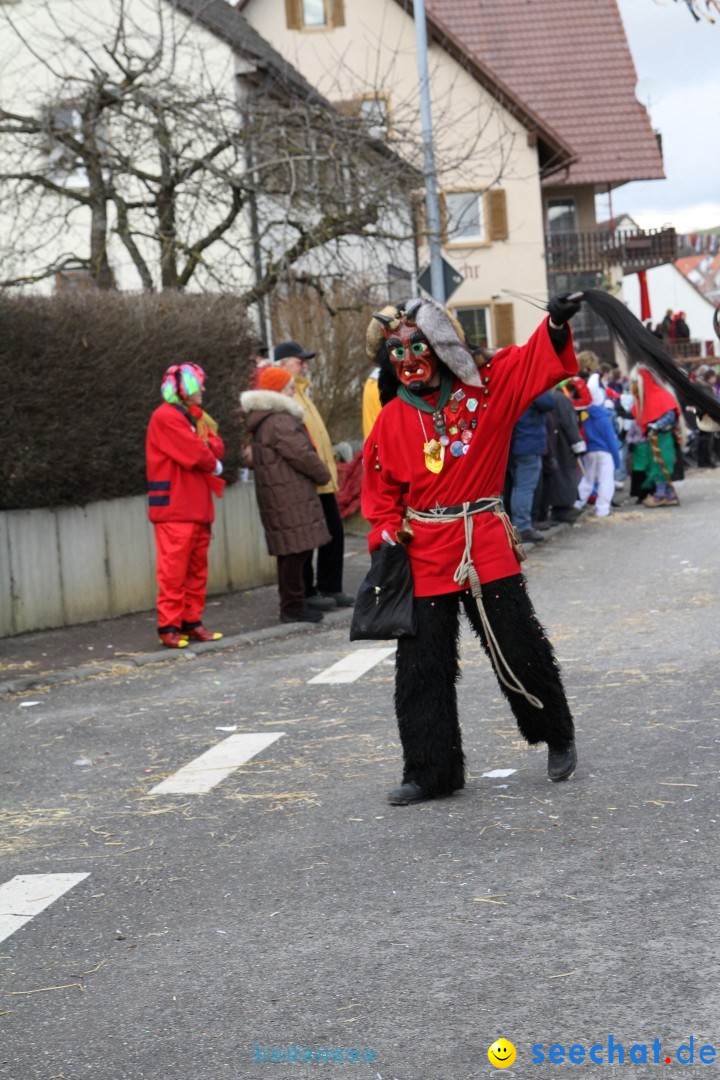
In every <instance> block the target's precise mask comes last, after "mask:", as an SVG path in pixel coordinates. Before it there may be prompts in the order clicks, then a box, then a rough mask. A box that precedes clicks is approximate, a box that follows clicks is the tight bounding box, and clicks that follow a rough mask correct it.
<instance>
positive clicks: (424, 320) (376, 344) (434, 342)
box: [365, 297, 482, 386]
mask: <svg viewBox="0 0 720 1080" xmlns="http://www.w3.org/2000/svg"><path fill="white" fill-rule="evenodd" d="M401 319H405V320H406V321H407V322H408V323H411V324H414V325H415V326H417V328H418V330H420V331H421V333H422V334H423V335H424V336H425V339H426V341H427V343H428V345H429V346H430V348H431V349H432V350H433V352H434V353H435V355H436V356H437V358H438V360H440V361H442V363H443V364H445V366H446V367H448V368H449V369H450V371H451V372H452V373H453V375H456V376H457V377H458V379H460V380H461V382H464V383H466V384H467V385H469V386H481V385H482V379H481V377H480V374H479V372H478V368H477V364H476V362H475V360H474V358H473V354H472V353H471V351H470V349H469V348H468V346H467V344H466V341H465V335H464V333H463V330H462V327H461V326H460V324H459V323H458V321H457V319H456V318H455V316H454V315H453V314H451V313H450V312H449V311H447V310H446V309H445V308H444V307H443V306H442V304H438V303H437V301H436V300H431V299H429V298H426V299H421V298H420V297H413V298H412V299H410V300H406V301H404V303H402V304H399V305H398V306H397V307H395V306H393V305H390V306H388V307H384V308H383V309H382V310H381V311H379V312H377V313H376V314H375V315H373V317H372V320H371V322H370V325H369V326H368V330H367V335H366V339H365V347H366V351H367V354H368V356H369V357H370V359H371V360H375V358H376V357H377V354H378V351H379V349H380V347H381V346H382V344H383V342H384V340H385V334H384V332H383V329H384V327H390V328H392V323H393V322H399V321H400V320H401Z"/></svg>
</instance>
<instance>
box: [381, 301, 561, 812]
mask: <svg viewBox="0 0 720 1080" xmlns="http://www.w3.org/2000/svg"><path fill="white" fill-rule="evenodd" d="M578 309H579V304H578V303H576V302H575V300H574V298H573V299H572V300H571V299H569V298H568V294H564V295H562V296H556V297H553V298H552V300H551V301H550V303H549V304H548V311H549V312H550V318H549V319H545V320H544V321H543V323H542V324H541V325H540V327H539V328H538V329H537V330H536V331H535V333H534V334H533V335H532V337H531V338H530V340H529V341H528V342H527V344H525V345H523V346H511V347H509V348H505V349H501V350H500V351H499V352H497V353H496V354H495V355H494V356H493V357H492V359H491V361H489V362H486V363H485V364H484V366H482V367H480V368H478V364H477V363H476V362H475V359H474V357H473V355H472V353H471V352H470V350H469V349H468V347H467V346H466V345H465V343H464V340H463V338H462V331H459V328H458V327H457V325H456V324H455V323H454V322H452V321H451V319H450V318H449V317H448V314H447V313H446V312H445V310H444V309H443V308H442V307H441V306H440V305H439V304H437V303H436V302H435V301H432V300H418V299H415V300H410V301H407V302H406V303H405V304H404V305H402V306H401V307H399V308H393V307H390V308H385V309H383V311H382V312H380V313H378V314H377V315H375V316H373V320H374V321H373V322H372V323H371V325H370V328H369V330H368V350H367V351H368V355H369V356H370V357H371V359H373V360H375V362H376V363H379V365H380V377H379V385H380V395H381V400H382V402H383V408H382V411H381V412H380V415H379V416H378V418H377V421H376V422H375V425H374V427H373V429H372V432H371V433H370V435H369V437H368V438H367V440H366V442H365V447H364V466H365V475H364V482H363V499H362V509H363V514H364V515H365V517H366V518H367V519H368V520H369V521H370V524H371V526H372V529H371V532H370V534H369V537H368V541H369V546H370V550H371V551H372V550H374V549H375V548H376V547H378V546H379V545H380V544H382V543H397V542H400V543H404V544H406V545H407V552H408V556H409V559H410V565H411V568H412V573H413V579H414V593H415V601H414V603H415V612H416V618H417V634H416V636H414V637H402V638H400V639H399V641H398V648H397V658H396V684H395V707H396V712H397V717H398V725H399V732H400V739H401V742H402V747H403V756H404V771H403V780H402V784H401V785H400V787H398V788H395V789H393V790H392V791H391V792H390V793H389V795H388V801H389V802H390V803H391V804H392V805H396V806H400V805H406V804H408V803H413V802H419V801H421V800H424V799H431V798H435V797H437V796H442V795H447V794H450V793H451V792H453V791H455V790H457V789H459V788H462V787H463V786H464V783H465V767H464V756H463V751H462V737H461V733H460V726H459V722H458V713H457V701H456V690H455V684H456V681H457V679H458V678H459V675H460V670H459V663H458V633H459V621H458V616H459V608H460V605H462V607H463V608H464V610H465V614H466V616H467V618H468V619H469V622H470V624H471V626H472V628H473V630H474V631H475V632H476V634H477V635H478V636H479V638H480V640H481V642H482V644H483V647H484V649H485V651H486V653H487V654H488V656H489V657H490V659H491V662H492V664H493V667H494V669H495V673H496V675H497V678H498V681H499V683H500V686H501V689H502V691H503V693H504V694H505V695H506V697H507V698H508V701H509V703H510V706H511V708H512V710H513V712H514V714H515V717H516V719H517V722H518V726H519V728H520V730H521V732H522V734H523V735H524V736H525V738H526V739H527V741H528V742H530V743H538V742H546V743H547V744H548V775H549V777H550V779H551V780H553V781H560V780H566V779H567V778H568V777H569V776H570V775H571V774H572V773H573V771H574V770H575V767H576V763H577V753H576V749H575V738H574V726H573V720H572V716H571V714H570V709H569V707H568V703H567V700H566V697H565V692H564V689H563V686H562V682H561V679H560V673H559V669H558V666H557V662H556V660H555V657H554V655H553V651H552V647H551V645H550V643H549V641H548V640H547V638H546V636H545V633H544V630H543V628H542V626H541V625H540V623H539V622H538V620H537V617H536V616H535V612H534V610H533V607H532V604H531V602H530V599H529V597H528V595H527V590H526V587H525V580H524V578H523V576H522V574H521V573H520V564H519V558H518V556H519V554H520V553H519V551H518V548H517V542H516V538H515V535H514V532H513V529H512V525H511V524H510V522H509V520H508V517H507V515H506V514H505V511H504V507H503V504H502V490H503V482H504V477H505V469H506V464H507V458H508V452H509V447H510V439H511V436H512V429H513V425H514V424H515V421H516V420H517V419H518V417H519V416H520V415H521V413H522V412H523V411H524V410H525V409H526V408H527V407H528V405H529V404H530V402H531V401H532V400H533V399H534V398H536V397H537V396H538V395H539V394H541V393H543V391H545V390H548V389H549V388H550V387H552V386H555V385H556V384H557V383H558V382H560V381H561V380H564V379H567V378H568V377H569V376H572V375H574V374H576V372H577V361H576V358H575V353H574V350H573V346H572V339H571V336H570V332H569V328H568V326H567V320H568V319H569V318H571V317H572V315H574V314H575V313H576V312H577V310H578ZM485 359H487V358H485Z"/></svg>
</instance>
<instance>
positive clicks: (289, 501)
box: [240, 367, 330, 622]
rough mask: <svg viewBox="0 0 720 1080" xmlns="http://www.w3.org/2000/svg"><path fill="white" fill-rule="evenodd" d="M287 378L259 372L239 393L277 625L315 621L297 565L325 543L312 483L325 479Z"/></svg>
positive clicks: (275, 371) (278, 372)
mask: <svg viewBox="0 0 720 1080" xmlns="http://www.w3.org/2000/svg"><path fill="white" fill-rule="evenodd" d="M294 390H295V387H294V384H293V380H292V376H291V375H290V373H289V372H287V371H285V370H284V369H283V368H278V367H267V368H264V369H263V370H262V371H261V373H260V377H259V379H258V388H257V390H247V391H246V392H245V393H244V394H241V395H240V404H241V406H242V408H243V411H244V412H245V413H247V421H246V426H247V430H248V433H249V434H250V435H251V437H252V443H251V448H252V463H253V469H254V472H255V492H256V495H257V501H258V508H259V510H260V518H261V520H262V523H263V528H264V529H265V540H266V542H267V547H268V551H269V552H270V554H271V555H276V556H277V564H278V590H279V592H280V621H281V622H320V621H321V620H322V617H323V615H322V612H321V611H315V610H313V609H311V608H308V607H306V606H305V583H304V579H303V567H304V565H305V562H306V560H307V558H308V557H309V555H310V553H311V551H313V550H314V549H315V548H317V547H321V546H322V545H323V544H326V543H327V542H328V541H329V539H330V533H329V532H328V528H327V525H326V524H325V515H324V513H323V508H322V504H321V502H320V498H319V496H318V494H317V490H316V488H317V485H318V484H326V483H327V482H328V480H329V479H330V473H329V472H328V469H327V466H326V465H325V464H324V463H323V462H322V461H321V459H320V458H319V457H318V455H317V454H316V453H315V450H314V449H313V445H312V443H311V442H310V438H309V436H308V433H307V431H306V430H305V425H304V423H303V418H304V415H305V414H304V411H303V408H302V406H301V405H300V404H299V403H298V402H297V401H294V400H293V397H292V395H293V393H294Z"/></svg>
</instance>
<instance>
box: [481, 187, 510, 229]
mask: <svg viewBox="0 0 720 1080" xmlns="http://www.w3.org/2000/svg"><path fill="white" fill-rule="evenodd" d="M485 218H486V220H487V238H488V240H491V241H492V240H507V238H508V221H507V200H506V198H505V192H504V191H503V189H502V188H491V189H490V190H489V191H486V192H485Z"/></svg>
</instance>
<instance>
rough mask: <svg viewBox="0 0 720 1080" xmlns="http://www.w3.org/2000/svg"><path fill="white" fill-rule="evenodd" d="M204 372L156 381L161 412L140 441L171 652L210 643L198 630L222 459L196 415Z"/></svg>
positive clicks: (181, 371)
mask: <svg viewBox="0 0 720 1080" xmlns="http://www.w3.org/2000/svg"><path fill="white" fill-rule="evenodd" d="M204 385H205V372H204V371H203V369H202V368H201V367H199V366H198V365H197V364H174V365H173V366H172V367H169V368H168V370H167V371H166V372H165V375H164V376H163V381H162V385H161V388H160V390H161V393H162V396H163V399H164V401H163V403H162V405H160V406H158V408H157V409H156V410H155V412H154V413H153V414H152V416H151V417H150V423H149V425H148V430H147V439H146V457H147V480H148V492H149V495H148V502H149V509H148V513H149V517H150V521H151V522H152V523H153V526H154V529H155V548H156V552H157V581H158V599H157V608H158V637H159V639H160V642H161V644H163V645H165V646H167V647H168V648H170V649H182V648H185V646H186V645H187V644H188V642H189V640H190V639H192V640H194V641H217V640H218V639H219V638H221V637H222V634H220V633H213V632H212V631H210V630H207V629H206V628H205V627H204V626H203V622H202V616H203V609H204V607H205V594H206V591H207V573H208V547H209V545H210V535H211V526H212V522H213V521H214V519H215V510H214V507H213V499H212V495H213V492H214V493H215V494H216V495H218V496H221V495H222V489H223V487H224V485H225V482H224V481H223V480H221V479H220V474H221V473H222V461H221V459H222V457H223V454H224V453H225V448H224V446H223V442H222V439H221V438H220V436H219V435H218V433H217V424H216V423H215V421H214V420H213V419H212V418H211V417H210V416H208V414H207V413H205V412H203V410H202V408H201V403H202V398H203V388H204Z"/></svg>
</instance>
